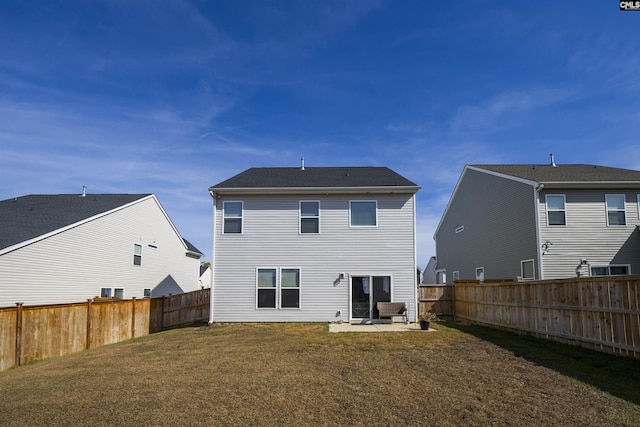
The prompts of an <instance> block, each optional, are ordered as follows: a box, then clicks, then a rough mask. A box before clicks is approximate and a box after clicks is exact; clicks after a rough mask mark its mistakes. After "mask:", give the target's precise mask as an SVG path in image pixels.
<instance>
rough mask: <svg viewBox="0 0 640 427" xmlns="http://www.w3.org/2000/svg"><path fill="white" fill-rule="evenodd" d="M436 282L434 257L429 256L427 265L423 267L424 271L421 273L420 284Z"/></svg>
mask: <svg viewBox="0 0 640 427" xmlns="http://www.w3.org/2000/svg"><path fill="white" fill-rule="evenodd" d="M437 283H438V280H437V277H436V257H435V256H432V257H431V258H429V262H428V263H427V266H426V267H425V268H424V272H423V273H422V284H424V285H435V284H437Z"/></svg>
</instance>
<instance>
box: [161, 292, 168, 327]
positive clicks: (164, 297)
mask: <svg viewBox="0 0 640 427" xmlns="http://www.w3.org/2000/svg"><path fill="white" fill-rule="evenodd" d="M166 299H167V297H166V296H164V295H163V296H162V310H161V312H160V313H161V314H160V330H161V331H164V302H165V301H166Z"/></svg>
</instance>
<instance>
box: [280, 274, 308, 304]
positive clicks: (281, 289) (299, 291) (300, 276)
mask: <svg viewBox="0 0 640 427" xmlns="http://www.w3.org/2000/svg"><path fill="white" fill-rule="evenodd" d="M282 270H298V286H297V287H295V288H293V287H288V286H286V287H285V286H282ZM276 288H277V289H278V296H279V298H278V303H279V304H278V309H282V310H299V309H300V308H301V295H302V290H301V289H302V269H301V268H300V267H281V268H280V270H279V277H278V279H277V280H276ZM285 289H286V290H291V289H297V290H298V306H297V307H284V306H283V305H282V300H283V298H282V291H283V290H285Z"/></svg>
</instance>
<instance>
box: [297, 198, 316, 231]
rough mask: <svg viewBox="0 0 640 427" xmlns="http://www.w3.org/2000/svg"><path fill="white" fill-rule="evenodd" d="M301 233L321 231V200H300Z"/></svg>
mask: <svg viewBox="0 0 640 427" xmlns="http://www.w3.org/2000/svg"><path fill="white" fill-rule="evenodd" d="M300 233H302V234H307V233H311V234H314V233H315V234H317V233H320V202H300Z"/></svg>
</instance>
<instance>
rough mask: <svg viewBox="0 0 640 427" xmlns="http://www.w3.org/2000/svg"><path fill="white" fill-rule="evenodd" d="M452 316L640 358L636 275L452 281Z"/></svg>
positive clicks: (639, 290)
mask: <svg viewBox="0 0 640 427" xmlns="http://www.w3.org/2000/svg"><path fill="white" fill-rule="evenodd" d="M454 288H455V314H456V316H455V317H456V320H465V321H469V322H472V323H478V324H484V325H488V326H494V327H500V328H504V329H509V330H513V331H516V332H521V331H522V332H527V333H529V334H532V335H536V336H540V337H543V338H548V339H553V340H556V341H560V342H565V343H570V344H578V345H581V346H583V347H587V348H592V349H595V350H599V351H604V352H608V353H613V354H619V355H623V356H627V357H633V358H636V359H640V276H609V277H589V278H572V279H560V280H543V281H535V282H533V281H522V282H513V281H509V282H501V283H480V282H477V281H473V282H456V284H455V286H454Z"/></svg>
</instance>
